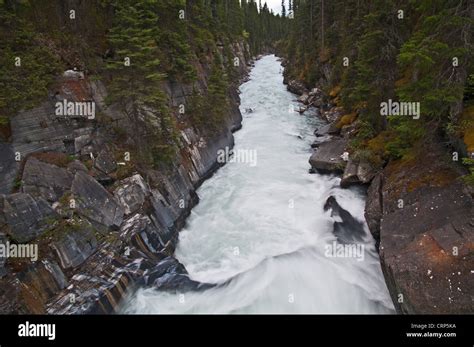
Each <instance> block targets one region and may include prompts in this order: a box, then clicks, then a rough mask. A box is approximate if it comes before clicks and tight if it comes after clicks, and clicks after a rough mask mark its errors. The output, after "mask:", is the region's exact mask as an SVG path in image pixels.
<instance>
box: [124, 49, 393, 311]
mask: <svg viewBox="0 0 474 347" xmlns="http://www.w3.org/2000/svg"><path fill="white" fill-rule="evenodd" d="M281 72H282V67H281V65H280V63H279V62H278V61H277V58H276V57H275V56H266V57H264V58H262V59H261V60H259V61H258V62H257V63H256V65H255V67H254V68H253V70H252V72H251V74H250V77H251V79H250V81H248V82H247V83H245V84H243V85H242V86H241V88H240V89H241V92H242V93H241V111H242V114H243V117H244V120H243V128H242V130H240V131H238V132H237V133H236V134H235V144H236V145H235V148H234V150H235V151H236V154H237V153H239V154H247V155H251V156H249V157H247V159H248V160H247V162H243V161H241V160H234V161H233V162H229V163H228V164H226V165H225V166H224V167H222V168H221V169H219V171H218V172H217V173H216V174H215V175H214V176H213V177H212V178H210V179H209V180H207V181H206V182H205V183H204V184H203V185H202V186H201V187H200V188H199V190H198V194H199V197H200V202H199V204H198V205H197V206H196V207H195V208H194V209H193V210H192V213H191V216H190V217H189V219H188V222H187V225H186V227H185V228H184V230H182V231H181V233H180V235H179V243H178V247H177V250H176V257H177V258H178V259H179V261H180V262H182V263H183V264H184V265H185V266H186V269H187V270H188V272H189V274H190V276H191V278H192V279H194V280H197V281H201V282H208V283H222V282H226V281H228V282H227V284H226V285H225V286H221V287H216V288H213V289H209V290H207V291H203V292H196V293H194V292H188V293H185V294H184V295H182V294H180V293H165V292H160V291H157V290H154V289H140V290H139V291H138V292H136V293H134V294H133V295H132V297H131V298H130V299H129V300H128V302H127V303H126V305H125V309H124V312H127V313H285V312H288V313H389V312H392V311H393V305H392V302H391V300H390V297H389V294H388V291H387V288H386V285H385V282H384V279H383V275H382V272H381V269H380V264H379V259H378V255H377V253H376V251H375V247H374V241H373V239H372V237H371V236H370V233H369V232H368V229H367V226H366V225H365V222H364V227H365V232H366V235H365V239H364V241H363V245H364V253H363V258H360V257H359V258H355V257H328V256H327V254H326V252H325V250H326V248H325V246H327V245H332V244H333V241H335V236H334V235H333V233H332V229H333V228H332V225H333V222H334V218H333V217H331V214H330V212H329V211H327V212H326V211H324V210H323V206H324V203H325V201H326V199H327V198H328V197H329V196H330V195H334V196H335V197H336V199H337V201H338V203H339V204H340V205H341V206H342V207H343V208H344V209H346V210H348V211H349V212H350V213H351V214H352V215H353V216H354V217H355V218H357V219H358V220H361V221H363V220H364V217H363V216H364V194H363V192H362V191H361V190H359V189H356V188H351V189H341V188H339V181H340V179H339V178H338V177H335V176H327V175H319V174H309V173H308V169H309V164H308V158H309V156H310V154H311V149H310V144H311V142H312V141H313V140H314V136H313V134H312V132H313V130H314V128H315V126H316V125H317V124H318V123H319V122H320V121H319V120H318V119H317V118H316V117H314V116H311V115H307V116H301V115H299V114H298V113H296V112H291V107H290V105H295V107H296V105H297V103H296V101H295V96H294V95H293V94H291V93H289V92H287V91H286V88H285V86H284V85H283V83H282V80H283V77H282V74H281ZM248 108H252V109H253V112H251V113H246V112H245V110H246V109H248ZM255 155H256V157H255ZM255 158H256V161H255ZM240 159H244V158H243V157H242V156H241V157H240ZM255 164H256V165H255Z"/></svg>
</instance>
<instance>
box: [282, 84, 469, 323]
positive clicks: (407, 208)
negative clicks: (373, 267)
mask: <svg viewBox="0 0 474 347" xmlns="http://www.w3.org/2000/svg"><path fill="white" fill-rule="evenodd" d="M284 82H285V83H286V84H287V88H288V90H289V91H291V92H293V93H295V94H297V95H299V98H298V100H299V101H300V102H301V103H302V106H301V107H300V109H299V111H300V113H303V112H305V111H306V110H307V109H308V108H309V107H317V109H318V111H319V112H318V114H319V116H320V117H321V118H323V119H324V120H326V121H327V124H326V125H324V126H322V127H320V128H319V129H317V130H316V131H315V136H316V140H315V141H314V143H313V145H312V147H313V148H314V149H315V151H314V153H313V154H312V156H311V158H310V159H309V162H310V164H311V167H312V169H311V170H312V171H317V172H320V173H332V174H339V175H341V183H340V184H341V186H342V187H348V186H350V185H353V184H358V185H365V186H367V187H368V197H367V201H366V209H365V216H366V220H367V223H368V226H369V229H370V231H371V233H372V235H373V237H374V239H375V240H376V244H377V247H378V249H379V254H380V260H381V265H382V270H383V272H384V275H385V280H386V283H387V286H388V289H389V291H390V294H391V296H392V300H393V302H394V305H395V307H396V309H397V311H398V312H399V313H412V314H413V313H419V314H420V313H423V314H428V313H438V314H440V313H444V314H445V313H472V312H473V311H474V304H473V302H474V300H473V299H474V298H473V296H472V290H471V288H473V285H474V282H473V276H472V271H473V270H472V264H473V261H474V252H473V251H474V243H473V241H474V205H473V191H472V188H470V187H468V186H467V185H465V184H464V183H463V181H462V180H461V179H460V177H461V176H462V175H463V174H464V173H463V170H462V168H461V167H460V166H459V164H458V163H457V162H453V161H452V160H451V156H450V154H449V149H448V148H447V147H445V146H443V145H442V141H441V140H433V141H431V142H430V143H426V144H425V146H426V147H425V148H420V149H419V150H417V151H416V152H414V153H413V154H412V156H411V157H410V158H408V159H403V160H398V161H393V162H389V163H388V165H386V164H384V163H374V162H373V161H371V160H370V158H367V157H364V156H362V155H357V154H355V153H351V147H350V141H351V139H352V137H353V135H354V134H355V133H356V132H357V131H358V121H357V116H358V115H357V114H355V113H354V114H347V113H346V112H345V111H344V109H343V108H342V107H339V106H338V104H339V93H340V90H338V89H337V88H335V89H333V90H331V91H330V92H329V93H325V92H324V91H323V90H321V89H319V88H313V89H307V88H306V86H305V85H304V83H302V82H301V81H297V80H287V78H285V81H284ZM435 138H436V137H435Z"/></svg>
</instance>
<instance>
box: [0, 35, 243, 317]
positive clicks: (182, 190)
mask: <svg viewBox="0 0 474 347" xmlns="http://www.w3.org/2000/svg"><path fill="white" fill-rule="evenodd" d="M218 47H220V51H221V54H222V56H221V58H220V59H221V60H222V61H224V62H225V59H226V56H225V55H224V53H223V52H224V45H223V44H222V45H221V46H218ZM225 49H226V50H229V51H230V52H232V56H233V57H235V58H236V59H238V60H239V65H238V75H239V77H238V78H239V81H237V80H236V81H233V83H234V87H233V88H232V91H231V95H230V96H229V100H230V112H229V113H228V114H225V115H224V117H225V124H224V127H223V128H222V129H220V130H219V131H218V132H216V133H213V134H212V135H209V134H203V133H202V132H201V131H200V130H198V129H197V128H196V127H194V126H193V124H190V123H187V122H184V121H183V122H181V126H180V129H181V130H180V134H179V136H180V139H179V140H180V150H179V155H178V159H177V160H176V161H175V162H174V164H173V168H172V169H168V170H160V171H158V170H153V169H150V168H146V167H144V166H143V165H142V164H141V163H140V162H137V161H136V158H135V156H134V153H133V152H132V153H130V152H129V150H128V149H127V148H128V147H127V143H123V142H121V141H120V139H119V138H118V137H117V136H114V137H112V136H111V135H110V134H111V133H113V132H116V131H117V129H119V128H120V127H122V128H123V127H127V126H130V125H127V123H126V119H124V118H123V116H121V113H120V112H118V108H117V106H116V105H111V106H107V105H106V104H105V102H104V100H105V98H106V97H107V90H106V87H105V86H104V85H103V84H102V83H101V82H98V81H93V80H91V79H89V78H88V76H87V75H86V76H85V77H83V76H80V77H79V76H77V75H74V74H72V75H71V74H69V75H68V74H65V75H64V76H62V77H58V81H57V87H56V91H55V93H54V96H52V97H51V99H49V100H45V102H44V103H42V104H41V105H40V106H39V107H36V108H34V109H32V110H28V111H24V112H20V113H19V114H18V115H16V116H15V117H13V118H12V122H11V130H12V136H11V141H10V142H8V143H1V145H0V151H1V153H2V160H3V162H2V165H1V168H0V174H1V176H2V182H1V186H0V189H1V193H2V195H0V225H1V230H2V232H1V234H0V237H1V238H2V240H3V241H7V240H8V241H11V242H13V243H15V244H25V245H26V244H28V245H32V246H37V248H38V252H39V257H38V260H36V261H31V260H29V259H24V258H8V259H6V258H1V262H0V276H1V279H0V313H50V314H86V313H113V312H115V311H116V310H117V309H118V308H119V305H120V302H121V299H122V298H123V297H124V295H125V294H126V293H127V291H128V290H131V289H132V288H133V286H134V285H145V286H153V287H156V288H160V289H163V290H176V289H177V288H180V289H183V288H188V289H194V290H197V289H199V288H202V287H203V286H205V285H202V284H199V283H197V282H194V281H192V280H190V279H189V277H188V276H187V272H186V270H185V269H184V267H183V266H182V265H181V264H180V263H179V262H178V261H177V260H176V259H175V258H173V253H174V248H175V246H176V242H177V236H178V231H179V230H180V228H181V227H182V226H183V225H184V222H185V219H186V217H187V216H188V215H189V213H190V210H191V209H192V207H193V206H194V205H196V204H197V203H198V200H199V198H198V196H197V195H196V192H195V191H196V189H197V187H198V186H199V185H200V184H201V183H202V181H203V180H205V179H206V178H207V177H209V176H210V175H212V173H213V172H214V171H215V170H216V169H217V168H218V167H219V165H220V164H219V163H218V162H217V153H218V150H219V149H222V148H225V147H232V146H233V135H232V132H233V131H235V130H237V129H239V128H240V126H241V125H240V123H241V120H242V116H241V114H240V111H239V108H238V104H239V96H238V93H237V86H238V84H239V83H240V82H241V81H242V80H243V79H244V78H245V77H246V75H247V72H248V69H249V67H250V65H251V61H249V59H248V58H247V57H249V56H250V53H249V48H248V46H247V44H245V43H244V42H236V43H233V44H230V45H229V46H228V47H225ZM235 58H234V59H235ZM209 61H212V57H210V58H209ZM234 63H235V60H234ZM196 68H197V71H200V72H199V76H198V81H197V83H195V84H194V87H193V85H187V84H182V83H178V82H173V81H171V80H167V81H166V83H165V84H164V85H163V90H164V91H165V92H166V93H167V95H168V98H169V100H170V101H171V103H172V106H173V107H176V108H177V107H179V106H181V105H184V107H186V106H187V104H188V100H189V98H191V96H192V95H193V91H194V88H195V86H196V85H197V86H200V88H201V89H204V88H206V83H207V80H208V78H209V73H210V66H209V65H208V63H207V62H199V63H198V65H197V66H196ZM64 98H67V99H68V100H72V101H81V100H84V99H86V100H91V101H94V102H95V104H96V105H97V108H98V117H99V119H94V120H86V119H84V118H78V119H70V118H57V117H54V116H53V115H54V114H55V112H54V111H55V109H54V102H55V100H57V99H64ZM105 119H106V120H107V122H108V123H105V122H104V120H105ZM112 128H113V129H115V131H113V132H112V131H111V129H112Z"/></svg>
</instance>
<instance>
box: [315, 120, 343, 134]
mask: <svg viewBox="0 0 474 347" xmlns="http://www.w3.org/2000/svg"><path fill="white" fill-rule="evenodd" d="M337 134H339V128H338V127H337V126H336V123H329V124H325V125H322V126H320V127H319V128H318V129H316V130H315V131H314V135H316V136H325V135H337Z"/></svg>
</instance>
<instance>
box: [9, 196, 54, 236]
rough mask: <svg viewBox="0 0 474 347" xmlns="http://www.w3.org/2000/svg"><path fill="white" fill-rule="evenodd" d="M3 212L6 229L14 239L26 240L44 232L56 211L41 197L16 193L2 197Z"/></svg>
mask: <svg viewBox="0 0 474 347" xmlns="http://www.w3.org/2000/svg"><path fill="white" fill-rule="evenodd" d="M3 214H4V218H5V223H6V225H7V230H8V231H9V234H10V236H11V237H12V239H13V240H14V241H17V242H21V243H23V242H28V241H31V240H33V239H34V238H36V237H38V236H39V235H41V234H42V233H43V232H45V231H46V230H47V229H48V227H49V226H50V218H54V217H55V216H56V213H55V212H54V210H53V209H52V208H51V206H49V204H48V203H47V202H46V200H44V199H43V198H36V199H33V198H32V197H31V195H30V194H25V193H16V194H11V195H7V196H6V197H5V199H4V207H3Z"/></svg>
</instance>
